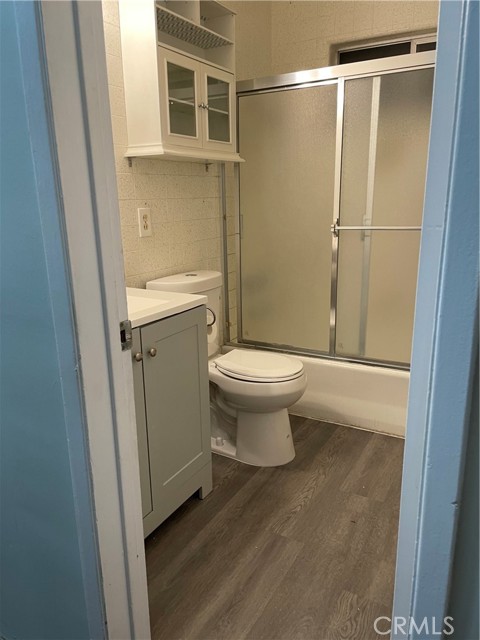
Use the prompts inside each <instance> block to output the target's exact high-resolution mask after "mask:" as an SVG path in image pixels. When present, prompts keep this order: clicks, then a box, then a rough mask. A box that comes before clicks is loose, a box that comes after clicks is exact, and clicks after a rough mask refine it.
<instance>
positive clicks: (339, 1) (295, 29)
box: [229, 0, 438, 80]
mask: <svg viewBox="0 0 480 640" xmlns="http://www.w3.org/2000/svg"><path fill="white" fill-rule="evenodd" d="M229 5H230V6H231V7H232V8H233V9H234V10H235V11H236V12H237V22H236V26H237V34H236V42H237V77H238V79H239V80H244V79H248V78H259V77H262V76H268V75H275V74H281V73H288V72H290V71H298V70H300V69H312V68H315V67H324V66H327V65H329V64H331V62H330V47H331V45H332V44H335V43H345V42H351V41H355V40H366V39H368V38H375V37H381V36H385V35H392V34H404V33H409V32H412V31H414V32H425V31H428V30H435V29H436V24H437V19H438V2H437V1H436V0H414V1H410V0H402V1H395V0H377V1H376V2H368V1H365V0H345V1H344V0H335V1H333V2H324V1H319V2H316V1H315V0H307V1H305V0H290V1H289V0H273V1H271V2H264V1H260V2H257V1H253V2H252V1H251V0H236V1H232V2H230V3H229Z"/></svg>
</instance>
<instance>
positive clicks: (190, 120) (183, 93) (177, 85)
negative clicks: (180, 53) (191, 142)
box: [167, 62, 197, 137]
mask: <svg viewBox="0 0 480 640" xmlns="http://www.w3.org/2000/svg"><path fill="white" fill-rule="evenodd" d="M167 86H168V114H169V122H170V133H174V134H177V135H181V136H192V137H195V136H196V135H197V117H196V109H197V107H196V104H195V98H196V96H195V71H193V70H192V69H185V67H180V66H179V65H178V64H173V63H172V62H167Z"/></svg>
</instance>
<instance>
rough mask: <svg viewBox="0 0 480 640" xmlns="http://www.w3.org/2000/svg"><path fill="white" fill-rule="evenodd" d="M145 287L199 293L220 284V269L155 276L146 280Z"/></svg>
mask: <svg viewBox="0 0 480 640" xmlns="http://www.w3.org/2000/svg"><path fill="white" fill-rule="evenodd" d="M146 286H147V289H157V290H158V291H178V292H179V293H199V292H200V291H201V292H204V291H210V289H216V288H217V287H221V286H222V274H221V273H220V271H202V270H200V271H184V272H183V273H176V274H174V275H172V276H165V277H164V278H157V279H156V280H150V281H149V282H147V285H146Z"/></svg>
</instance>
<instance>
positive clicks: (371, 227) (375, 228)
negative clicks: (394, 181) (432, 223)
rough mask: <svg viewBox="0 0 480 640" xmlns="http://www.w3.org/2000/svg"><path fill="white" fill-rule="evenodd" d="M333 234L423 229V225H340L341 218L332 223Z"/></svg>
mask: <svg viewBox="0 0 480 640" xmlns="http://www.w3.org/2000/svg"><path fill="white" fill-rule="evenodd" d="M330 229H331V232H332V234H333V235H334V236H335V237H336V238H338V232H339V231H421V230H422V227H401V226H387V225H360V224H359V225H340V224H339V219H338V218H337V219H336V221H335V222H334V223H333V224H332V225H330Z"/></svg>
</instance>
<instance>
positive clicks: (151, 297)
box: [127, 287, 207, 329]
mask: <svg viewBox="0 0 480 640" xmlns="http://www.w3.org/2000/svg"><path fill="white" fill-rule="evenodd" d="M202 304H207V297H206V296H197V295H192V294H190V293H174V292H173V291H153V290H150V289H148V290H147V289H134V288H133V287H127V306H128V319H129V320H130V322H131V323H132V329H135V327H141V326H142V325H144V324H149V323H150V322H155V321H156V320H163V319H164V318H168V317H169V316H173V315H175V314H176V313H181V312H182V311H188V310H189V309H193V308H195V307H199V306H201V305H202Z"/></svg>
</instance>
